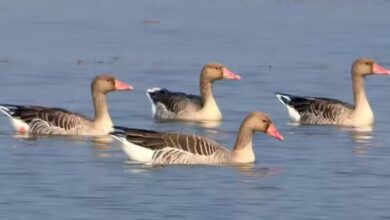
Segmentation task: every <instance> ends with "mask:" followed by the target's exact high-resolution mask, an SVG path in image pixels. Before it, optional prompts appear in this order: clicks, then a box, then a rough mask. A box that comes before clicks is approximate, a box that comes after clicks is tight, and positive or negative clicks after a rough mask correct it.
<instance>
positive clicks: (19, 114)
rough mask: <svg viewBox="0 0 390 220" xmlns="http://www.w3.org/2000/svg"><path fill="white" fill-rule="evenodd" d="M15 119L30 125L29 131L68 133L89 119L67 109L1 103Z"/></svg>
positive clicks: (37, 132)
mask: <svg viewBox="0 0 390 220" xmlns="http://www.w3.org/2000/svg"><path fill="white" fill-rule="evenodd" d="M1 107H2V109H3V110H6V112H7V113H8V115H9V116H10V117H12V119H14V120H20V121H23V122H24V123H26V124H27V125H29V127H30V128H29V132H30V133H35V134H66V133H67V132H69V131H72V130H75V129H77V128H80V126H81V125H82V124H84V123H86V122H89V119H88V118H86V117H84V116H82V115H80V114H77V113H73V112H70V111H67V110H65V109H60V108H48V107H43V106H33V105H8V104H6V105H1Z"/></svg>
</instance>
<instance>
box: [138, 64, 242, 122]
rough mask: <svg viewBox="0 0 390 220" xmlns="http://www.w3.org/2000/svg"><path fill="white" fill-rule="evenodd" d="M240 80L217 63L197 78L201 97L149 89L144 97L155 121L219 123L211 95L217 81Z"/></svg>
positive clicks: (220, 118) (218, 115)
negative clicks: (150, 107) (148, 103)
mask: <svg viewBox="0 0 390 220" xmlns="http://www.w3.org/2000/svg"><path fill="white" fill-rule="evenodd" d="M222 79H231V80H239V79H241V77H240V76H239V75H237V74H235V73H233V72H232V71H230V70H229V69H227V68H226V67H225V66H224V65H222V64H219V63H209V64H206V65H205V66H204V67H203V69H202V72H201V74H200V82H199V87H200V96H197V95H191V94H186V93H181V92H171V91H169V90H167V89H162V88H151V89H148V90H147V91H146V95H147V97H148V98H149V100H150V102H151V104H152V115H153V118H154V119H155V120H158V121H164V120H185V121H216V120H222V114H221V111H220V110H219V108H218V105H217V103H216V101H215V98H214V95H213V83H214V81H216V80H222Z"/></svg>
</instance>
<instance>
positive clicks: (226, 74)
mask: <svg viewBox="0 0 390 220" xmlns="http://www.w3.org/2000/svg"><path fill="white" fill-rule="evenodd" d="M222 75H223V78H224V79H234V80H239V79H241V76H240V75H238V74H235V73H233V72H232V71H230V70H229V69H228V68H226V67H224V68H223V74H222Z"/></svg>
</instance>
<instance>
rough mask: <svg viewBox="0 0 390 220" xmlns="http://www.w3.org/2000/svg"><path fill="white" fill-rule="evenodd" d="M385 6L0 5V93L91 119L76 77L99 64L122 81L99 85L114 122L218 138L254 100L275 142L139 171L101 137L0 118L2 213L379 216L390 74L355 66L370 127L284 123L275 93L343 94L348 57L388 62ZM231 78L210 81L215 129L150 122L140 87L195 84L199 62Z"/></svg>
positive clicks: (83, 86) (190, 88)
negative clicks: (232, 160)
mask: <svg viewBox="0 0 390 220" xmlns="http://www.w3.org/2000/svg"><path fill="white" fill-rule="evenodd" d="M389 3H390V2H389V1H384V0H377V1H363V0H362V1H353V2H352V1H351V2H344V1H293V0H291V1H251V0H242V1H233V0H231V1H230V0H229V1H224V0H213V1H211V0H209V1H186V2H182V1H178V0H168V1H142V2H141V1H139V2H137V3H135V2H131V1H98V0H85V1H56V2H54V1H48V0H39V1H10V0H4V1H1V2H0V48H1V51H0V94H2V95H1V96H0V102H1V103H15V104H42V105H47V106H57V107H64V108H67V109H70V110H73V111H77V112H80V113H83V114H85V115H91V112H92V107H91V100H90V99H91V98H90V93H89V84H90V80H91V79H92V77H93V76H94V75H95V74H97V73H101V72H111V73H115V75H116V76H117V77H118V78H119V79H121V80H123V81H125V82H128V83H131V84H132V85H134V87H135V90H134V91H133V92H131V93H126V92H121V93H112V94H110V95H109V102H110V110H111V113H112V117H113V120H114V121H115V122H116V123H117V124H119V125H125V126H130V127H138V128H146V129H156V130H170V131H177V130H180V131H182V132H188V133H197V134H200V135H205V136H208V137H210V138H213V139H216V140H217V141H219V142H221V143H223V144H226V145H227V146H232V143H233V141H234V138H235V132H236V130H237V128H238V126H239V123H240V122H241V120H242V118H243V117H245V115H246V114H247V113H248V112H249V111H253V110H261V111H266V112H268V113H269V114H270V115H271V116H272V118H273V120H274V122H275V124H276V126H277V127H278V129H279V130H280V132H281V133H282V134H283V135H284V137H285V141H284V142H277V141H276V140H274V139H271V138H267V137H265V136H264V135H257V136H256V137H255V140H254V143H255V153H256V158H257V163H256V164H255V166H254V167H253V168H246V169H238V168H233V167H207V166H201V167H194V166H175V167H148V166H143V165H139V164H134V163H129V162H127V161H126V157H125V155H124V154H123V153H122V151H121V149H120V148H119V147H118V146H117V145H115V144H101V143H100V142H96V141H93V140H91V139H78V140H73V139H69V138H38V139H24V138H21V137H15V136H14V133H13V131H12V129H11V127H10V125H9V123H8V121H7V119H6V118H5V117H4V116H1V117H0V147H1V153H0V198H1V199H0V218H1V219H107V218H112V219H119V218H126V219H161V218H167V219H168V218H169V219H172V218H180V219H200V218H210V219H211V218H212V219H238V218H240V219H356V218H360V219H389V218H390V212H389V211H388V204H389V202H390V171H389V169H388V166H389V164H390V157H389V155H390V148H389V147H390V146H389V144H390V140H389V138H388V134H389V131H390V118H389V117H388V109H389V107H390V103H389V102H388V100H389V99H388V97H387V94H389V93H390V87H389V86H388V85H389V83H390V77H384V76H372V77H369V78H367V92H368V95H369V98H370V102H371V104H372V107H373V110H374V112H375V114H376V125H375V127H374V129H373V130H372V131H353V130H348V129H340V128H335V127H310V126H292V125H289V124H288V123H287V121H288V118H287V113H286V111H285V109H284V108H283V107H282V105H281V104H280V103H278V101H277V100H276V98H275V97H274V94H273V93H274V92H276V91H283V92H289V93H294V94H302V95H321V96H328V97H334V98H338V99H341V100H344V101H349V102H350V101H351V100H352V93H351V82H350V75H349V70H350V65H351V63H352V62H353V60H354V59H355V58H357V57H360V56H367V57H372V58H374V59H376V60H377V61H378V62H379V63H380V64H382V65H383V66H387V67H388V68H389V67H390V43H389V36H390V29H389V26H390V22H389V21H390V13H389V11H390V4H389ZM209 61H218V62H221V63H224V64H226V66H227V67H228V68H230V69H231V70H233V71H235V72H237V73H239V74H240V75H241V76H242V80H241V81H234V82H233V81H226V82H217V83H216V85H215V94H216V98H217V100H218V103H219V105H220V108H221V109H222V111H223V114H224V116H225V121H224V122H223V123H222V124H221V125H220V126H219V127H215V128H203V127H201V126H197V125H182V124H156V123H154V122H153V121H152V120H151V113H150V105H149V103H148V100H147V98H146V96H145V90H146V89H147V88H149V87H154V86H160V87H168V88H170V89H174V90H178V91H186V92H190V93H197V92H198V91H197V90H198V86H197V81H198V74H199V72H200V69H201V67H202V65H203V64H205V63H207V62H209Z"/></svg>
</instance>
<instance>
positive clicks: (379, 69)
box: [372, 63, 390, 75]
mask: <svg viewBox="0 0 390 220" xmlns="http://www.w3.org/2000/svg"><path fill="white" fill-rule="evenodd" d="M372 71H373V72H374V73H375V74H382V75H389V74H390V70H388V69H386V68H384V67H383V66H380V65H378V64H376V63H374V66H373V70H372Z"/></svg>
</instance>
